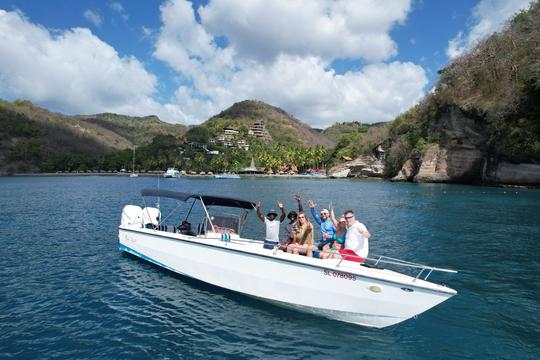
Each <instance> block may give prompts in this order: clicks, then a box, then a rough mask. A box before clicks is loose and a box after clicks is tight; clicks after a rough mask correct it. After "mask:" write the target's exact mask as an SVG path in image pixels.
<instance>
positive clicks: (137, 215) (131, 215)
mask: <svg viewBox="0 0 540 360" xmlns="http://www.w3.org/2000/svg"><path fill="white" fill-rule="evenodd" d="M120 225H122V226H129V227H134V228H140V227H142V225H143V209H141V207H140V206H137V205H126V206H124V208H123V209H122V218H121V220H120Z"/></svg>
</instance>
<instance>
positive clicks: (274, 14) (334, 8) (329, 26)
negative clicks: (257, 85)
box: [199, 0, 410, 61]
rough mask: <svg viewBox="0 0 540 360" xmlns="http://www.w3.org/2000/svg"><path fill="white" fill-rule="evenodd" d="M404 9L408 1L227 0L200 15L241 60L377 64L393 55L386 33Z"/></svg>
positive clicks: (402, 16) (390, 40)
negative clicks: (282, 58) (280, 57)
mask: <svg viewBox="0 0 540 360" xmlns="http://www.w3.org/2000/svg"><path fill="white" fill-rule="evenodd" d="M409 9H410V1H409V0H340V1H311V0H307V1H289V0H276V1H272V2H271V3H270V2H268V1H265V0H255V1H244V0H230V1H227V2H223V1H211V2H210V3H209V4H208V5H206V6H204V7H201V8H200V10H199V13H200V17H201V23H202V24H203V26H204V27H205V29H207V30H208V31H209V32H211V33H212V34H214V35H223V36H226V37H227V39H229V41H230V42H231V45H232V46H233V47H234V48H235V49H236V50H237V51H238V53H239V54H240V55H241V56H243V57H251V58H256V59H258V60H268V59H273V58H275V57H276V56H278V55H279V54H281V53H287V54H291V55H300V56H311V55H316V56H320V57H322V58H324V59H334V58H353V59H357V58H363V59H365V60H367V61H381V60H386V59H388V58H390V57H392V56H394V55H396V53H397V48H396V44H395V43H394V41H393V40H392V39H391V38H390V36H389V34H388V31H389V30H390V28H391V27H392V26H393V25H394V24H395V23H399V22H403V21H404V20H405V18H406V15H407V13H408V12H409Z"/></svg>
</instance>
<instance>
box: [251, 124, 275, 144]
mask: <svg viewBox="0 0 540 360" xmlns="http://www.w3.org/2000/svg"><path fill="white" fill-rule="evenodd" d="M248 135H249V136H252V137H254V138H257V139H261V140H262V141H264V142H270V141H272V136H271V135H270V133H269V132H268V130H266V127H265V125H264V120H257V121H255V122H254V123H253V125H251V127H250V128H249V130H248Z"/></svg>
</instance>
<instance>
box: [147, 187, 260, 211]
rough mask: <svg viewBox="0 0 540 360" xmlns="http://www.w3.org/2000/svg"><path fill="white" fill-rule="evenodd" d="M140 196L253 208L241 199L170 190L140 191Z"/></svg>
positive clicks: (253, 204)
mask: <svg viewBox="0 0 540 360" xmlns="http://www.w3.org/2000/svg"><path fill="white" fill-rule="evenodd" d="M141 195H142V196H143V197H144V196H154V197H164V198H170V199H176V200H180V201H184V202H185V201H188V200H189V199H197V200H200V201H202V202H203V203H204V204H205V205H206V206H212V205H215V206H228V207H235V208H241V209H247V210H253V209H254V208H255V203H253V202H251V201H247V200H242V199H234V198H228V197H222V196H214V195H202V194H189V193H183V192H178V191H170V190H158V189H142V190H141Z"/></svg>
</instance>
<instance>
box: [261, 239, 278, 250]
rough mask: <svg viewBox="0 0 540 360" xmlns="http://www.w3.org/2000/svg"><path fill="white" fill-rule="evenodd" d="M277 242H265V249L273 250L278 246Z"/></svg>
mask: <svg viewBox="0 0 540 360" xmlns="http://www.w3.org/2000/svg"><path fill="white" fill-rule="evenodd" d="M277 244H278V242H277V241H271V240H264V245H263V248H265V249H269V250H273V249H274V247H275V246H277Z"/></svg>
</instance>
